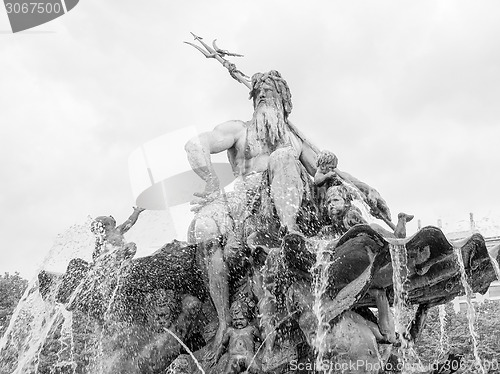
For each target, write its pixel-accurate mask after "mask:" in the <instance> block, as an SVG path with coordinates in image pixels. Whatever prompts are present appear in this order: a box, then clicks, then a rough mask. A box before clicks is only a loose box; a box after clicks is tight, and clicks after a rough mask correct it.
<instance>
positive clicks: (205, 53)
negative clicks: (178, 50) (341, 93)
mask: <svg viewBox="0 0 500 374" xmlns="http://www.w3.org/2000/svg"><path fill="white" fill-rule="evenodd" d="M184 43H186V44H189V45H191V46H193V47H195V48H196V49H197V50H198V51H200V52H201V53H203V56H205V57H206V58H215V56H217V53H208V52H207V51H205V50H204V49H203V48H201V47H200V46H198V45H196V44H193V43H190V42H184Z"/></svg>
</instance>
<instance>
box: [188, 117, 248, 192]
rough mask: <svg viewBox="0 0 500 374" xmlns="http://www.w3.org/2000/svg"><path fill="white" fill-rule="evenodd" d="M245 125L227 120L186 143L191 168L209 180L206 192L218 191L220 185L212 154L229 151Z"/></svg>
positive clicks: (206, 180)
mask: <svg viewBox="0 0 500 374" xmlns="http://www.w3.org/2000/svg"><path fill="white" fill-rule="evenodd" d="M243 127H244V124H243V122H241V121H229V122H225V123H223V124H221V125H218V126H217V127H215V128H214V129H213V130H212V131H209V132H204V133H202V134H200V135H199V136H197V137H195V138H193V139H191V140H189V141H188V142H187V143H186V145H185V147H184V149H185V150H186V153H187V157H188V161H189V164H190V165H191V168H192V169H193V171H194V172H195V173H196V174H198V175H199V176H200V177H201V179H203V180H204V181H205V182H207V185H206V187H205V193H206V194H210V193H213V192H215V191H218V190H219V187H220V186H219V179H218V178H217V175H216V173H215V170H214V167H213V165H212V160H211V158H210V155H212V154H215V153H219V152H223V151H227V150H228V149H230V148H231V147H233V146H234V145H235V144H236V141H237V140H238V136H239V134H240V133H241V130H242V129H243Z"/></svg>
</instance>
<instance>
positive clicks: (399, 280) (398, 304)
mask: <svg viewBox="0 0 500 374" xmlns="http://www.w3.org/2000/svg"><path fill="white" fill-rule="evenodd" d="M389 251H390V253H391V260H392V282H393V288H394V304H393V306H394V324H395V328H396V332H397V333H398V335H399V340H400V341H401V347H400V348H399V351H400V353H401V354H402V359H403V371H402V373H403V374H404V373H412V372H415V371H417V370H418V367H419V366H420V367H422V362H421V360H420V358H419V357H418V355H417V353H416V351H415V350H414V348H413V346H412V343H411V341H410V340H409V339H408V336H407V330H408V326H409V325H410V323H411V321H412V319H413V316H414V314H415V313H414V309H413V307H411V306H409V305H408V303H407V293H406V290H405V283H406V282H407V280H408V264H407V258H408V257H407V252H406V245H405V242H404V240H398V239H392V240H391V241H390V242H389ZM409 363H411V365H409Z"/></svg>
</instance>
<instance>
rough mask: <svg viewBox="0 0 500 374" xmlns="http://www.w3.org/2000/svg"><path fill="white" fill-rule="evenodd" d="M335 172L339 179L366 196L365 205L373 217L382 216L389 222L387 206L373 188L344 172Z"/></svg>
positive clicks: (389, 214) (389, 213)
mask: <svg viewBox="0 0 500 374" xmlns="http://www.w3.org/2000/svg"><path fill="white" fill-rule="evenodd" d="M335 172H336V173H337V175H338V176H339V177H340V178H341V179H343V180H345V181H348V182H350V183H352V184H353V185H354V186H356V187H357V188H358V189H359V190H360V191H361V192H362V193H363V194H364V195H365V196H366V200H367V204H368V205H369V206H370V208H371V212H370V213H371V214H372V215H373V216H375V217H377V218H381V215H383V216H385V217H386V218H388V219H389V220H390V219H391V212H390V210H389V207H388V206H387V203H386V202H385V200H384V199H383V198H382V196H380V194H379V193H378V191H377V190H376V189H375V188H373V187H371V186H369V185H368V184H366V183H364V182H361V181H360V180H359V179H357V178H355V177H353V176H352V175H350V174H348V173H346V172H345V171H340V170H339V169H335Z"/></svg>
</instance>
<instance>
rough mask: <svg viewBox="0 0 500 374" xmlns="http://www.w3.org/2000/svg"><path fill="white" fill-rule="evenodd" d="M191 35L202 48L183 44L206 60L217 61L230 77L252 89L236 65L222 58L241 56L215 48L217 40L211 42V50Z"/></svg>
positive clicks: (196, 36) (201, 39)
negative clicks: (193, 49) (190, 47)
mask: <svg viewBox="0 0 500 374" xmlns="http://www.w3.org/2000/svg"><path fill="white" fill-rule="evenodd" d="M191 35H193V37H194V40H196V41H197V42H198V43H200V44H201V45H202V47H200V46H199V45H196V44H194V43H190V42H184V43H186V44H189V45H190V46H193V47H195V48H196V49H197V50H198V51H200V52H201V53H202V54H203V56H205V57H206V58H214V59H216V60H217V61H219V62H220V63H221V64H222V66H224V67H225V68H226V69H227V70H228V71H229V74H230V75H231V77H233V78H234V79H235V80H237V81H238V82H240V83H243V84H244V85H245V86H247V87H248V88H250V89H251V88H252V85H251V83H250V82H249V80H248V77H247V76H246V75H245V74H243V73H242V72H241V71H239V70H238V69H237V68H236V65H234V64H233V63H232V62H229V61H228V60H226V59H225V58H224V57H225V56H234V57H243V56H242V55H238V54H236V53H231V52H228V51H225V50H223V49H220V48H219V47H217V44H215V40H217V39H215V40H214V41H213V42H212V45H213V48H212V47H210V46H209V45H208V44H207V43H205V42H204V41H203V38H202V37H200V36H198V35H195V34H194V33H191Z"/></svg>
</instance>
